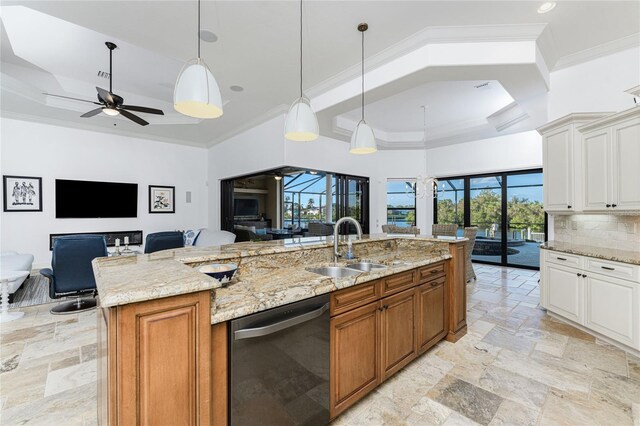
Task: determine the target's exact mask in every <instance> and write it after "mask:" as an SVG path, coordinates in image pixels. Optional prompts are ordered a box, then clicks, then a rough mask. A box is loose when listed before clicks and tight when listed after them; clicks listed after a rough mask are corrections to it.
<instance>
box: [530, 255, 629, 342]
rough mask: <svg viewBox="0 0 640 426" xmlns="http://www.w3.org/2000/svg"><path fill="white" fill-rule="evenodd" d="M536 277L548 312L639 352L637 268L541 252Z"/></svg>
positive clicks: (541, 297) (588, 258) (582, 257)
mask: <svg viewBox="0 0 640 426" xmlns="http://www.w3.org/2000/svg"><path fill="white" fill-rule="evenodd" d="M562 259H565V260H564V261H562ZM562 262H566V263H567V264H560V263H562ZM569 262H571V263H569ZM540 277H541V282H540V304H541V305H542V306H543V307H544V308H546V309H547V310H548V311H549V312H551V313H553V314H556V315H558V316H560V317H562V318H565V319H567V320H569V321H571V322H573V323H574V324H575V325H577V326H578V327H582V328H583V329H584V330H586V331H590V332H592V333H593V332H595V334H597V335H598V336H600V337H603V338H605V339H607V338H608V339H609V341H610V342H611V343H614V344H616V343H617V344H621V345H623V347H624V348H625V349H627V350H628V348H631V349H632V350H635V351H636V353H638V352H637V351H640V266H638V265H632V264H626V263H620V262H613V261H609V260H602V259H596V258H592V257H588V256H578V255H574V254H564V253H560V252H555V251H550V250H541V274H540Z"/></svg>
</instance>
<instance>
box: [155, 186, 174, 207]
mask: <svg viewBox="0 0 640 426" xmlns="http://www.w3.org/2000/svg"><path fill="white" fill-rule="evenodd" d="M175 203H176V187H175V186H158V185H149V213H175V212H176V207H175Z"/></svg>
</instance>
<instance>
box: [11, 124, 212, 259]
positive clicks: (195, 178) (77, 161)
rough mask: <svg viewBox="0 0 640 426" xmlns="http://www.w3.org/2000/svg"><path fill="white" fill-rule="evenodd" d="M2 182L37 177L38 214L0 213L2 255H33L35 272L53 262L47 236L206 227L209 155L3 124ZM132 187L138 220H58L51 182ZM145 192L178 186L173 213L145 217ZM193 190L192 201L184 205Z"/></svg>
mask: <svg viewBox="0 0 640 426" xmlns="http://www.w3.org/2000/svg"><path fill="white" fill-rule="evenodd" d="M0 125H1V130H0V136H1V139H0V157H1V158H0V164H1V166H2V174H3V175H18V176H41V177H42V185H43V211H42V212H33V213H32V212H28V213H22V212H3V213H2V216H1V218H2V223H1V225H0V226H1V228H0V229H1V230H2V236H1V238H0V246H1V248H2V250H15V251H18V252H21V253H32V254H33V255H34V256H35V261H34V268H36V267H41V266H47V265H49V264H50V261H51V252H50V251H49V234H54V233H67V232H93V231H125V230H140V229H141V230H142V231H143V232H144V235H145V236H146V235H147V234H148V233H150V232H156V231H167V230H174V229H190V228H201V227H206V226H207V206H208V202H207V199H208V192H207V187H206V180H207V150H206V149H204V148H194V147H187V146H182V145H175V144H168V143H162V142H155V141H149V140H145V139H136V138H130V137H124V136H117V135H111V134H105V133H98V132H91V131H86V130H77V129H71V128H67V127H58V126H52V125H48V124H39V123H33V122H26V121H19V120H12V119H6V118H2V119H1V121H0ZM58 178H61V179H78V180H95V181H113V182H130V183H137V184H138V217H137V218H126V219H56V218H55V179H58ZM148 185H167V186H175V187H176V213H175V214H149V213H148ZM187 191H191V193H192V198H191V200H192V202H191V203H190V204H187V203H186V192H187Z"/></svg>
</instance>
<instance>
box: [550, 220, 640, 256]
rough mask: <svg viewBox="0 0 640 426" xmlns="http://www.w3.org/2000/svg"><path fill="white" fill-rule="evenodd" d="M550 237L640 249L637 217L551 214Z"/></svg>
mask: <svg viewBox="0 0 640 426" xmlns="http://www.w3.org/2000/svg"><path fill="white" fill-rule="evenodd" d="M553 219H554V225H553V233H554V236H553V239H554V240H555V241H563V242H567V243H573V244H584V245H590V246H599V247H610V248H617V249H623V250H634V251H640V216H613V215H586V214H583V215H568V216H564V215H562V216H554V218H553Z"/></svg>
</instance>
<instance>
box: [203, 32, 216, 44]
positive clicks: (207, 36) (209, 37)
mask: <svg viewBox="0 0 640 426" xmlns="http://www.w3.org/2000/svg"><path fill="white" fill-rule="evenodd" d="M200 40H202V41H206V42H207V43H215V42H216V41H218V36H217V35H215V34H214V33H212V32H211V31H209V30H200Z"/></svg>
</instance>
